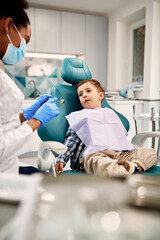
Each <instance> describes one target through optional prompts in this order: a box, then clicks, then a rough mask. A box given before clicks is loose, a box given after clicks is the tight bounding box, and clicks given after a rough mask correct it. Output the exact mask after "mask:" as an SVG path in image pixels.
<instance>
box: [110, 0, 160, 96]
mask: <svg viewBox="0 0 160 240" xmlns="http://www.w3.org/2000/svg"><path fill="white" fill-rule="evenodd" d="M143 18H145V24H146V38H145V60H144V88H143V91H142V94H141V95H140V98H144V99H152V100H153V99H159V98H160V95H159V89H160V27H159V26H160V0H135V1H130V2H129V3H128V4H125V5H124V6H122V7H121V8H119V9H117V10H116V11H114V12H111V13H110V14H109V25H108V36H109V38H108V76H107V81H108V82H107V86H108V89H109V90H113V89H114V90H120V89H123V88H125V87H128V85H129V84H130V79H129V76H130V74H129V69H130V64H131V59H130V54H129V53H130V46H129V28H130V25H131V24H133V23H134V22H135V21H138V20H140V19H143Z"/></svg>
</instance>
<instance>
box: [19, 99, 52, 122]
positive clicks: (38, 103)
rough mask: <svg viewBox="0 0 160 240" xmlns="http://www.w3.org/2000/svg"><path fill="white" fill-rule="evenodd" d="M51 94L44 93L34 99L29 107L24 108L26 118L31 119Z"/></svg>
mask: <svg viewBox="0 0 160 240" xmlns="http://www.w3.org/2000/svg"><path fill="white" fill-rule="evenodd" d="M49 98H52V96H51V95H47V94H45V95H42V96H40V97H38V98H36V99H35V100H34V102H33V103H32V104H31V106H29V107H28V108H24V109H23V116H24V118H25V119H26V120H30V119H31V118H32V117H33V115H34V114H35V113H36V112H37V110H38V109H39V108H40V107H41V106H42V105H43V104H44V103H45V102H46V101H47V100H48V99H49Z"/></svg>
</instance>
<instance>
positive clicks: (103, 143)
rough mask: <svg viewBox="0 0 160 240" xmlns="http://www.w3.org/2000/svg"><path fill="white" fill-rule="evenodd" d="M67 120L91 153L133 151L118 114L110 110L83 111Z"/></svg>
mask: <svg viewBox="0 0 160 240" xmlns="http://www.w3.org/2000/svg"><path fill="white" fill-rule="evenodd" d="M66 119H67V121H68V123H69V125H70V127H71V128H72V129H73V130H74V131H75V132H76V134H77V135H78V137H79V138H80V139H81V141H82V142H83V143H84V144H85V145H86V146H87V150H88V152H89V153H93V152H97V151H103V150H105V149H112V150H115V151H123V150H129V151H131V150H133V149H134V147H133V145H132V144H131V143H130V142H129V141H128V139H127V135H128V133H127V131H126V129H125V128H124V126H123V124H122V122H121V120H120V119H119V117H118V116H117V114H116V113H115V112H114V111H113V110H112V109H109V108H95V109H83V110H81V111H76V112H72V113H71V114H69V115H68V116H66Z"/></svg>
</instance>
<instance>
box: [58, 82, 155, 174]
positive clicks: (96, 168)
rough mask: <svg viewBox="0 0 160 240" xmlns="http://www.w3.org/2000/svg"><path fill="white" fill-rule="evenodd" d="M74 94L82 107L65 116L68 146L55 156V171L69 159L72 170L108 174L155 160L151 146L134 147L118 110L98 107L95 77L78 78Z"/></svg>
mask: <svg viewBox="0 0 160 240" xmlns="http://www.w3.org/2000/svg"><path fill="white" fill-rule="evenodd" d="M77 94H78V97H79V100H80V103H81V105H82V107H83V108H84V109H82V110H81V111H77V112H73V113H71V114H69V115H68V116H66V118H67V120H68V122H69V125H70V126H69V128H68V132H67V134H66V139H65V144H66V145H67V147H68V150H67V151H66V152H65V153H64V154H62V155H59V156H58V159H57V163H56V173H57V174H58V173H59V172H63V167H64V166H65V164H66V163H67V162H68V160H69V159H71V168H72V169H73V170H77V171H83V170H84V171H86V172H87V173H88V174H92V175H95V176H111V177H113V176H116V177H126V176H129V175H130V174H132V173H135V172H142V171H145V170H147V169H149V168H150V167H151V166H152V165H153V164H154V163H155V162H156V152H155V150H154V149H146V148H140V149H137V150H134V149H133V145H132V144H131V143H130V142H129V141H128V139H127V131H126V129H125V128H124V126H123V124H122V122H121V120H120V119H119V117H118V116H117V114H116V113H115V112H114V111H113V110H112V109H109V108H101V102H102V100H103V97H104V89H103V88H102V86H101V85H100V83H99V82H98V81H97V80H94V79H86V80H84V81H82V82H80V83H79V84H78V85H77Z"/></svg>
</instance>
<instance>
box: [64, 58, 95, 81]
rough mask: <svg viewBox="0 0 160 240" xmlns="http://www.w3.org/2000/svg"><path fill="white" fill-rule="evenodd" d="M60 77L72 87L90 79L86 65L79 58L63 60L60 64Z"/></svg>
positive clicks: (90, 75)
mask: <svg viewBox="0 0 160 240" xmlns="http://www.w3.org/2000/svg"><path fill="white" fill-rule="evenodd" d="M61 76H62V78H63V80H64V81H65V82H67V83H71V84H73V85H77V84H78V83H79V82H81V81H83V80H85V79H88V78H92V74H91V72H90V70H89V68H88V66H87V64H86V63H85V62H84V61H83V60H81V59H79V58H65V59H64V60H63V62H62V69H61Z"/></svg>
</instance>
